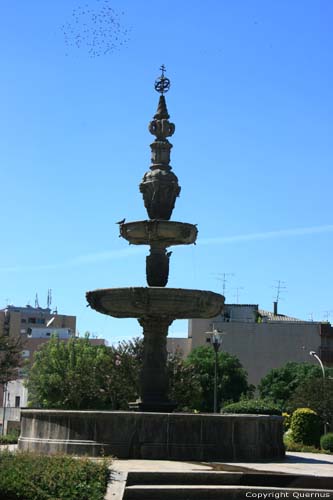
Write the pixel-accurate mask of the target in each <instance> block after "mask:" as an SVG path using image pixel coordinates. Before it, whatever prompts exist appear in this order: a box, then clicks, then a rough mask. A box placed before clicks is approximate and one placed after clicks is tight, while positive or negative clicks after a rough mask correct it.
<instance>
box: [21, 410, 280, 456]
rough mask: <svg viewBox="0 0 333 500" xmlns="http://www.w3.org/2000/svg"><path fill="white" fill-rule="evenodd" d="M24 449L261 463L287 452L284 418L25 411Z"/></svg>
mask: <svg viewBox="0 0 333 500" xmlns="http://www.w3.org/2000/svg"><path fill="white" fill-rule="evenodd" d="M18 448H19V450H23V451H32V452H37V453H43V454H52V453H69V454H75V455H88V456H95V457H96V456H101V455H104V454H106V455H113V456H115V457H118V458H123V459H146V460H195V461H207V460H214V461H221V460H228V461H230V460H236V461H244V460H247V461H253V462H255V461H259V460H273V459H280V458H283V456H284V446H283V418H282V417H278V416H276V415H217V414H215V415H214V414H197V415H196V414H190V413H187V414H186V413H144V412H139V413H136V412H124V411H120V412H117V411H109V412H108V411H66V410H33V409H29V410H21V436H20V438H19V441H18Z"/></svg>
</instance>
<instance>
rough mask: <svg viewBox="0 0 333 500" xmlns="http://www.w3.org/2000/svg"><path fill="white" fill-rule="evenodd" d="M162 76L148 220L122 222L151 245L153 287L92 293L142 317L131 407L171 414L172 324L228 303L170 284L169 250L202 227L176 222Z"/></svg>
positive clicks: (134, 238)
mask: <svg viewBox="0 0 333 500" xmlns="http://www.w3.org/2000/svg"><path fill="white" fill-rule="evenodd" d="M161 69H162V75H161V77H160V78H159V79H158V80H157V81H156V82H155V89H156V90H157V91H158V92H160V94H161V95H160V98H159V103H158V108H157V112H156V114H155V116H154V119H153V120H152V121H151V122H150V124H149V131H150V132H151V134H153V135H154V136H155V140H154V142H153V143H152V144H151V146H150V147H151V152H152V156H151V160H152V164H151V167H150V170H149V171H148V172H146V173H145V174H144V177H143V179H142V182H141V184H140V191H141V193H142V195H143V200H144V204H145V207H146V210H147V213H148V217H149V219H148V220H142V221H136V222H126V223H125V222H121V223H120V225H119V226H120V236H122V237H123V238H125V239H126V240H127V241H128V242H129V243H130V244H133V245H149V247H150V254H149V255H148V256H147V257H146V277H147V284H148V285H149V286H148V287H133V288H108V289H106V290H94V291H92V292H88V293H87V300H88V302H89V304H90V306H91V307H92V308H93V309H96V310H97V311H98V312H101V313H103V314H109V315H110V316H115V317H117V318H138V321H139V323H140V325H141V326H142V327H143V335H144V359H143V370H142V377H141V397H140V399H139V400H138V401H137V402H136V403H133V404H132V405H131V407H132V408H133V409H137V410H141V411H154V412H159V411H162V412H168V411H172V410H173V409H174V408H175V407H176V403H175V402H173V401H169V399H168V379H167V369H166V360H167V349H166V338H167V335H168V328H169V326H170V325H171V323H172V322H173V320H175V319H186V318H194V317H195V318H211V317H214V316H217V315H218V314H219V313H220V311H221V309H222V307H223V301H224V298H223V296H222V295H219V294H216V293H213V292H207V291H202V290H184V289H175V288H165V286H166V284H167V282H168V277H169V260H170V255H171V252H168V251H167V250H168V248H169V247H171V246H174V245H189V244H191V243H195V241H196V238H197V234H198V230H197V228H196V226H195V225H193V224H189V223H185V222H174V221H170V220H169V219H170V218H171V215H172V211H173V209H174V206H175V201H176V198H177V196H179V193H180V186H179V184H178V179H177V177H176V175H175V174H174V173H173V172H172V167H171V166H170V150H171V148H172V144H170V142H169V141H168V139H167V138H168V137H170V136H171V135H172V134H173V133H174V131H175V125H174V124H173V123H171V122H170V121H169V118H170V117H169V113H168V110H167V106H166V101H165V96H164V93H165V92H166V91H167V90H168V89H169V86H170V81H169V79H168V78H166V77H165V75H164V71H165V69H164V66H162V68H161Z"/></svg>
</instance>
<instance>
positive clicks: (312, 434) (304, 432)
mask: <svg viewBox="0 0 333 500" xmlns="http://www.w3.org/2000/svg"><path fill="white" fill-rule="evenodd" d="M290 429H291V433H292V437H293V440H294V441H295V442H296V443H303V444H305V445H310V446H311V445H312V446H318V445H319V438H320V429H321V420H320V418H319V417H318V415H317V413H316V412H315V411H313V410H311V409H310V408H298V409H297V410H295V411H294V413H293V415H292V417H291V425H290Z"/></svg>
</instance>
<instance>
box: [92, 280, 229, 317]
mask: <svg viewBox="0 0 333 500" xmlns="http://www.w3.org/2000/svg"><path fill="white" fill-rule="evenodd" d="M86 297H87V301H88V302H89V304H90V306H91V307H92V308H93V309H95V310H96V311H98V312H100V313H103V314H108V315H109V316H114V317H116V318H142V317H145V316H154V317H157V318H158V317H169V318H173V319H176V318H177V319H189V318H213V317H214V316H217V315H218V314H219V313H220V312H221V310H222V308H223V304H224V297H223V295H220V294H218V293H214V292H207V291H202V290H186V289H185V290H184V289H182V288H162V287H149V288H148V287H131V288H105V289H99V290H93V291H91V292H87V293H86Z"/></svg>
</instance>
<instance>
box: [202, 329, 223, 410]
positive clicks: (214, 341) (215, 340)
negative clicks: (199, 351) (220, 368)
mask: <svg viewBox="0 0 333 500" xmlns="http://www.w3.org/2000/svg"><path fill="white" fill-rule="evenodd" d="M206 334H208V335H209V342H210V344H211V345H212V346H213V348H214V352H215V369H214V413H217V361H218V356H217V355H218V352H219V350H220V347H221V345H222V337H223V335H225V332H220V331H219V330H217V329H216V328H215V327H214V325H213V331H212V332H206Z"/></svg>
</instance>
